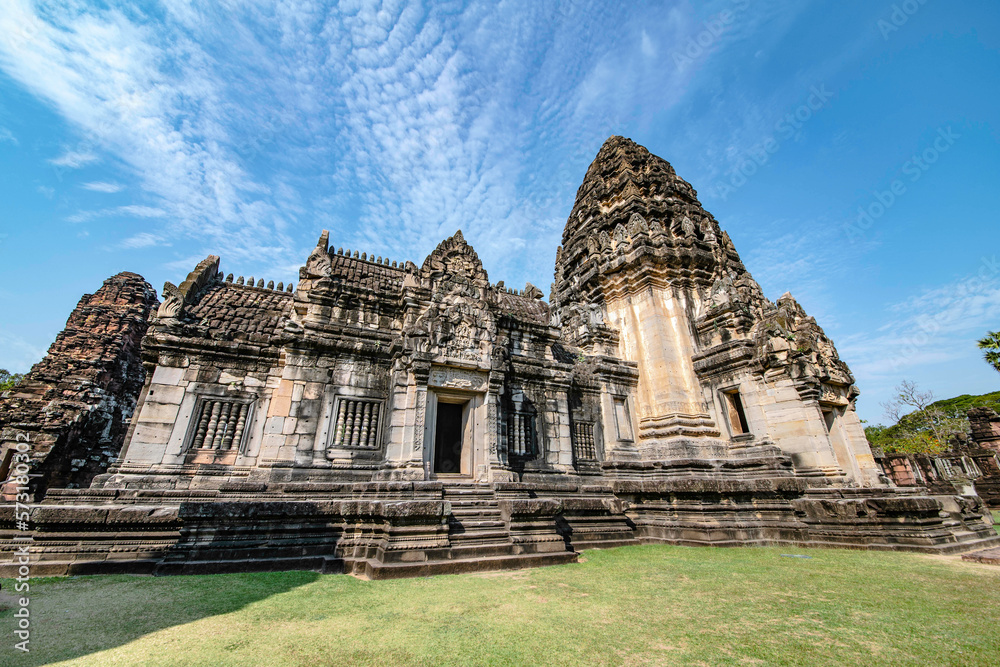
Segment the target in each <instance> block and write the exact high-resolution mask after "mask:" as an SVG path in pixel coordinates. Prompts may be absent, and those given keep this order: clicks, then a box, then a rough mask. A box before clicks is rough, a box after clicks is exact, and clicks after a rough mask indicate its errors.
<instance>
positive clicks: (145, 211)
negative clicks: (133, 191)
mask: <svg viewBox="0 0 1000 667" xmlns="http://www.w3.org/2000/svg"><path fill="white" fill-rule="evenodd" d="M116 215H118V216H126V217H130V218H163V217H165V216H166V215H167V211H165V210H163V209H162V208H156V207H154V206H140V205H137V204H129V205H126V206H114V207H112V208H102V209H99V210H95V211H80V212H79V213H74V214H73V215H71V216H68V217H67V218H66V221H67V222H73V223H79V222H87V221H89V220H96V219H98V218H107V217H110V216H116Z"/></svg>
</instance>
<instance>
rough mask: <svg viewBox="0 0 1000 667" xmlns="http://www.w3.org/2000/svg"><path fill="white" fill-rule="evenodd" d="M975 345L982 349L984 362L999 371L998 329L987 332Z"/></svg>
mask: <svg viewBox="0 0 1000 667" xmlns="http://www.w3.org/2000/svg"><path fill="white" fill-rule="evenodd" d="M977 345H978V346H979V349H980V350H984V352H983V358H984V359H986V363H988V364H989V365H990V366H992V367H993V368H995V369H996V370H997V372H1000V331H990V332H988V333H987V334H986V337H985V338H983V339H981V340H980V341H979V342H978V343H977Z"/></svg>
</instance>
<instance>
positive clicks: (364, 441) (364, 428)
mask: <svg viewBox="0 0 1000 667" xmlns="http://www.w3.org/2000/svg"><path fill="white" fill-rule="evenodd" d="M361 406H363V407H360V406H359V407H360V409H361V410H362V417H361V434H360V436H359V437H358V444H359V445H361V446H362V447H367V446H368V428H369V427H370V426H371V419H372V404H371V403H368V402H365V403H362V404H361Z"/></svg>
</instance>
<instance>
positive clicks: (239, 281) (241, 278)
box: [236, 276, 243, 285]
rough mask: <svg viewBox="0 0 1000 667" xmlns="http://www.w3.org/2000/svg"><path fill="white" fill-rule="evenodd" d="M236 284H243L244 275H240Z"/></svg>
mask: <svg viewBox="0 0 1000 667" xmlns="http://www.w3.org/2000/svg"><path fill="white" fill-rule="evenodd" d="M236 284H237V285H242V284H243V276H240V277H239V278H237V279H236Z"/></svg>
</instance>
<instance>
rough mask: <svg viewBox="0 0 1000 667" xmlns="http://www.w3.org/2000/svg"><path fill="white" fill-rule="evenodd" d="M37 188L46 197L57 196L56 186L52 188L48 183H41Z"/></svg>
mask: <svg viewBox="0 0 1000 667" xmlns="http://www.w3.org/2000/svg"><path fill="white" fill-rule="evenodd" d="M35 190H36V191H37V192H38V194H40V195H42V196H43V197H45V198H46V199H52V198H53V197H55V196H56V190H55V188H50V187H48V186H47V185H39V186H38V187H36V188H35Z"/></svg>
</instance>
